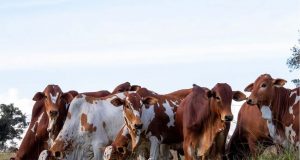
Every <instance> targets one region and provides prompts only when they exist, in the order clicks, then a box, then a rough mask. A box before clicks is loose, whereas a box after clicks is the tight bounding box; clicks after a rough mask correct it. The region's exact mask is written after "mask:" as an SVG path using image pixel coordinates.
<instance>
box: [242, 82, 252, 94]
mask: <svg viewBox="0 0 300 160" xmlns="http://www.w3.org/2000/svg"><path fill="white" fill-rule="evenodd" d="M253 85H254V84H253V83H251V84H249V85H248V86H247V87H246V88H245V89H244V91H245V92H251V91H252V89H253Z"/></svg>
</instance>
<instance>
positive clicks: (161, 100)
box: [108, 85, 246, 159]
mask: <svg viewBox="0 0 300 160" xmlns="http://www.w3.org/2000/svg"><path fill="white" fill-rule="evenodd" d="M227 86H228V85H227ZM215 88H217V87H215ZM219 88H220V89H219V90H218V89H215V90H216V94H215V97H216V98H215V99H217V100H216V102H214V101H212V103H214V105H213V106H215V107H214V109H215V111H216V112H217V111H218V113H220V115H219V116H220V117H219V119H220V121H221V120H223V121H229V120H232V118H233V117H232V114H230V115H228V114H227V112H228V113H231V110H230V105H231V100H232V98H234V99H236V100H242V99H245V98H246V96H245V95H244V94H242V93H241V92H232V90H231V88H230V87H227V88H226V87H219ZM228 89H230V90H229V91H230V92H229V91H228V92H226V91H227V90H228ZM223 90H225V91H223ZM191 91H192V90H191V89H186V90H179V91H176V92H173V93H170V94H167V95H159V94H156V93H154V92H151V91H148V90H147V89H145V88H142V89H140V90H138V91H137V94H138V95H134V96H132V97H131V95H128V97H127V98H126V99H125V102H121V104H123V103H125V104H129V105H128V106H127V110H125V111H126V112H127V113H125V114H124V116H125V119H129V120H128V121H129V123H126V124H127V126H128V128H129V132H132V130H130V128H132V125H130V117H131V116H132V115H136V114H134V111H133V110H134V109H133V108H138V107H136V106H135V105H140V106H139V107H140V108H142V115H141V119H142V122H143V128H142V131H143V132H142V133H143V134H145V135H146V137H147V138H148V140H149V141H150V144H151V146H150V158H149V159H158V153H159V145H160V144H177V143H181V142H182V141H183V137H184V136H183V131H182V121H183V111H180V110H182V108H183V107H178V105H179V104H180V102H181V101H182V100H183V99H184V98H185V97H186V96H187V95H188V94H190V93H191ZM221 98H222V100H221ZM223 98H224V100H223ZM228 98H229V100H228ZM133 100H134V101H136V102H139V103H132V101H133ZM220 105H221V106H220ZM228 107H229V109H228ZM218 108H223V109H222V110H221V111H222V112H221V111H219V109H218ZM136 113H138V112H136ZM228 130H229V127H228ZM132 135H137V134H131V137H132ZM226 136H227V133H226V135H225V133H224V134H220V138H219V139H220V140H218V141H217V143H219V141H221V142H220V143H224V145H222V146H220V148H222V151H224V149H225V140H226ZM132 138H135V137H134V136H133V137H132ZM215 148H218V147H215ZM133 150H134V148H133ZM108 155H109V154H108ZM164 155H165V156H167V155H168V152H167V153H166V154H164ZM165 158H167V157H165Z"/></svg>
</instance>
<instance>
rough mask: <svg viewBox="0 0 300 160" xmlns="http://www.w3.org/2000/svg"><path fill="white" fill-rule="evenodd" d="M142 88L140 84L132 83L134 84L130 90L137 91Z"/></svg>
mask: <svg viewBox="0 0 300 160" xmlns="http://www.w3.org/2000/svg"><path fill="white" fill-rule="evenodd" d="M140 88H142V87H141V86H139V85H132V86H131V87H130V90H129V91H137V90H139V89H140Z"/></svg>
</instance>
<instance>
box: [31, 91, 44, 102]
mask: <svg viewBox="0 0 300 160" xmlns="http://www.w3.org/2000/svg"><path fill="white" fill-rule="evenodd" d="M45 97H46V95H45V93H43V92H37V93H36V94H35V95H34V96H33V98H32V100H34V101H39V100H41V99H43V98H45Z"/></svg>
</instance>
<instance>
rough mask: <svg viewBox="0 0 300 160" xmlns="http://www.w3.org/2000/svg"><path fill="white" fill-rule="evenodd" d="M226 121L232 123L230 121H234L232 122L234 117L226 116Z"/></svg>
mask: <svg viewBox="0 0 300 160" xmlns="http://www.w3.org/2000/svg"><path fill="white" fill-rule="evenodd" d="M224 120H225V122H230V121H232V120H233V115H226V116H225V117H224Z"/></svg>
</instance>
